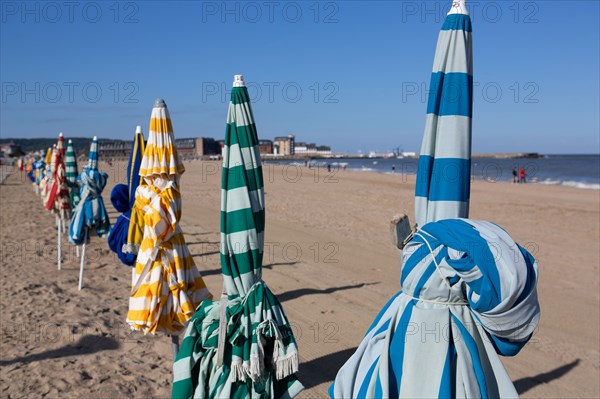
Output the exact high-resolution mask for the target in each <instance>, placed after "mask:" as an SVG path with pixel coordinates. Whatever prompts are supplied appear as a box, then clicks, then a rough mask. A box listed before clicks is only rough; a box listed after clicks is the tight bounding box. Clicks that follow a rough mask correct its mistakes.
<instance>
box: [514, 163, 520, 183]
mask: <svg viewBox="0 0 600 399" xmlns="http://www.w3.org/2000/svg"><path fill="white" fill-rule="evenodd" d="M518 182H519V172H518V171H517V167H516V166H515V167H514V168H513V183H518Z"/></svg>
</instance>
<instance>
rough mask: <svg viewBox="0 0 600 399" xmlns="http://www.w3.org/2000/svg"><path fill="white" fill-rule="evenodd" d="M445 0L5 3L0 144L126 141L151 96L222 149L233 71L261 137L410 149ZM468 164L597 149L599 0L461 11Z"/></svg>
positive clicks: (181, 128)
mask: <svg viewBox="0 0 600 399" xmlns="http://www.w3.org/2000/svg"><path fill="white" fill-rule="evenodd" d="M450 3H451V1H439V2H438V1H385V2H376V1H332V2H327V1H326V2H315V1H306V2H297V1H290V2H286V1H257V2H229V3H223V2H221V1H214V2H213V1H203V2H200V1H197V2H195V1H181V2H166V1H131V2H127V1H126V2H120V3H116V2H113V1H109V2H67V1H65V2H60V1H59V2H37V1H32V2H27V3H24V2H21V1H4V0H3V1H2V2H1V3H0V4H1V8H2V9H1V12H2V14H1V18H2V20H1V32H0V33H1V34H0V53H1V54H0V78H1V79H0V80H1V82H2V98H1V104H0V105H1V116H0V135H1V136H2V137H40V136H44V137H52V136H56V135H57V134H58V132H59V131H62V132H64V134H65V136H67V137H68V136H90V137H91V136H93V135H98V136H99V137H101V138H129V137H132V136H133V133H134V131H135V126H136V125H138V124H139V125H142V127H143V129H144V131H145V132H146V131H147V129H148V124H149V117H150V111H151V108H152V104H153V100H154V99H155V98H157V97H162V98H164V99H165V100H166V102H167V104H168V106H169V109H170V111H171V117H172V119H173V127H174V130H175V136H176V137H193V136H205V137H215V138H221V137H222V136H223V134H224V131H225V116H226V113H227V105H228V101H229V98H228V90H229V89H230V87H231V83H232V80H233V75H234V74H238V73H241V74H243V75H244V76H245V79H246V81H247V82H248V86H249V90H250V95H251V97H252V98H253V100H254V113H255V118H256V122H257V126H258V132H259V136H260V137H261V138H265V139H272V138H273V137H274V136H277V135H283V134H289V133H292V134H295V135H296V138H297V140H299V141H309V142H317V143H318V144H325V145H331V146H332V147H333V150H334V151H344V152H356V151H359V150H362V151H363V152H369V151H372V150H375V151H390V150H392V149H393V148H395V147H401V148H403V149H404V150H405V151H418V149H419V148H420V143H421V138H422V134H423V128H424V123H425V111H426V94H427V89H428V86H429V79H430V74H431V68H432V63H433V55H434V51H435V45H436V41H437V35H438V32H439V28H440V27H441V25H442V23H443V19H444V17H445V12H446V10H447V9H448V7H449V6H450ZM468 4H469V5H470V9H471V17H472V20H473V30H474V32H473V35H474V36H473V38H474V39H473V40H474V70H475V76H474V81H475V90H474V102H475V106H474V111H473V124H474V130H473V150H474V151H475V152H520V151H531V152H541V153H598V152H600V122H599V118H600V117H599V113H600V111H599V109H600V83H599V79H600V72H599V71H600V65H599V61H600V43H599V40H600V39H599V38H600V31H599V26H600V22H599V21H600V9H599V4H600V2H599V1H597V0H590V1H567V0H564V1H510V0H509V1H486V0H483V1H470V2H468Z"/></svg>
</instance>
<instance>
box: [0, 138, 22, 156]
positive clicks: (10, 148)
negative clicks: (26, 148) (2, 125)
mask: <svg viewBox="0 0 600 399" xmlns="http://www.w3.org/2000/svg"><path fill="white" fill-rule="evenodd" d="M0 151H1V152H2V155H3V156H5V157H18V156H21V155H25V153H24V152H23V151H22V150H21V146H19V145H18V144H15V143H14V142H13V141H11V142H10V143H4V144H0Z"/></svg>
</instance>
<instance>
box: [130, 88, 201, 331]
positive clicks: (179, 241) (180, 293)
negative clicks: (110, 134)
mask: <svg viewBox="0 0 600 399" xmlns="http://www.w3.org/2000/svg"><path fill="white" fill-rule="evenodd" d="M183 172H184V167H183V164H182V163H181V160H180V159H179V157H178V156H177V150H176V148H175V145H174V139H173V128H172V125H171V118H170V116H169V111H168V109H167V106H166V104H165V102H164V101H163V100H161V99H159V100H156V102H155V104H154V108H153V109H152V116H151V119H150V131H149V133H148V143H147V144H146V148H145V150H144V156H143V158H142V161H141V165H140V170H139V175H140V176H141V177H142V178H143V179H144V180H145V183H146V184H142V185H139V186H138V188H137V190H136V196H135V203H134V208H138V209H139V210H141V211H142V212H143V215H144V236H143V239H142V242H141V245H140V250H139V253H138V256H137V261H136V265H135V273H134V274H133V276H132V286H133V288H132V290H131V296H130V298H129V311H128V313H127V323H129V325H130V326H131V328H132V329H133V330H138V331H143V332H144V333H148V332H150V333H156V332H158V331H162V332H166V333H168V334H171V335H177V334H179V333H180V332H182V330H183V328H184V327H185V326H186V324H187V322H188V320H189V319H190V318H191V317H192V315H193V314H194V310H195V309H196V306H198V304H199V303H200V302H201V301H202V300H203V299H204V298H206V297H207V296H209V295H210V293H209V292H208V289H207V288H206V285H205V284H204V281H203V280H202V277H201V276H200V273H199V272H198V269H197V268H196V265H195V264H194V259H193V258H192V256H191V254H190V252H189V250H188V247H187V244H186V243H185V240H184V237H183V232H182V230H181V227H180V225H179V222H180V220H181V193H180V191H179V190H180V186H179V177H180V176H181V174H182V173H183Z"/></svg>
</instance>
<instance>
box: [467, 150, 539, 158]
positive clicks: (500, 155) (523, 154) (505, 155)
mask: <svg viewBox="0 0 600 399" xmlns="http://www.w3.org/2000/svg"><path fill="white" fill-rule="evenodd" d="M471 157H472V158H495V159H519V158H542V157H543V155H540V154H538V153H537V152H506V153H498V154H473V155H472V156H471Z"/></svg>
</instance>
